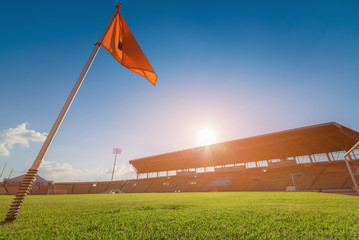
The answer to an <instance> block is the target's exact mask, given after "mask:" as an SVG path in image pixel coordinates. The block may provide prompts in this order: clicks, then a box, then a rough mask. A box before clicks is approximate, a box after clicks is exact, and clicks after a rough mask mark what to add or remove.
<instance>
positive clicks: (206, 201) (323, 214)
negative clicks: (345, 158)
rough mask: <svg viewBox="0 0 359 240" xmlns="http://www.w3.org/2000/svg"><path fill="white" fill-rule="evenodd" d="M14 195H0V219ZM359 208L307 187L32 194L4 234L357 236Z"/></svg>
mask: <svg viewBox="0 0 359 240" xmlns="http://www.w3.org/2000/svg"><path fill="white" fill-rule="evenodd" d="M11 200H12V196H0V214H1V215H2V218H4V216H5V214H6V211H7V208H8V206H9V204H10V202H11ZM358 209H359V198H358V197H354V196H346V195H337V194H326V193H303V192H302V193H301V192H293V193H289V192H271V193H267V192H217V193H145V194H141V193H139V194H99V195H48V196H28V198H27V200H26V202H25V204H24V206H23V208H22V211H21V212H20V215H19V217H18V219H17V220H16V221H14V222H11V223H2V224H1V225H0V239H166V238H168V239H225V238H227V239H229V238H232V239H258V238H269V239H303V238H306V239H335V238H341V239H343V238H347V239H358V238H359V221H358V219H359V211H358Z"/></svg>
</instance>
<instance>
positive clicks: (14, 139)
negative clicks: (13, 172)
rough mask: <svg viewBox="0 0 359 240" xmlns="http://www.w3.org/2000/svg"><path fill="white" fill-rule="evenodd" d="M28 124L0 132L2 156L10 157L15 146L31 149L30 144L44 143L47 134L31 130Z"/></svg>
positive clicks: (0, 152) (0, 153)
mask: <svg viewBox="0 0 359 240" xmlns="http://www.w3.org/2000/svg"><path fill="white" fill-rule="evenodd" d="M27 126H28V123H22V124H20V125H19V126H17V127H16V128H9V129H7V130H4V131H3V132H0V156H9V155H10V150H11V149H12V148H13V146H14V145H15V144H19V145H21V146H22V147H29V142H30V141H31V142H44V141H45V139H46V136H47V133H40V132H36V131H35V130H29V129H27V128H26V127H27Z"/></svg>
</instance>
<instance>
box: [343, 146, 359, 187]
mask: <svg viewBox="0 0 359 240" xmlns="http://www.w3.org/2000/svg"><path fill="white" fill-rule="evenodd" d="M358 146H359V142H357V143H356V144H355V145H354V146H353V147H352V148H351V149H350V150H349V151H347V152H346V153H345V154H344V161H345V164H346V165H347V168H348V171H349V174H350V177H351V178H352V181H353V184H354V187H355V190H356V191H357V193H358V194H359V187H358V183H357V181H356V179H355V177H354V174H353V171H352V168H351V167H350V164H349V161H348V159H350V160H351V159H352V158H351V156H350V153H351V152H354V150H355V149H357V148H358Z"/></svg>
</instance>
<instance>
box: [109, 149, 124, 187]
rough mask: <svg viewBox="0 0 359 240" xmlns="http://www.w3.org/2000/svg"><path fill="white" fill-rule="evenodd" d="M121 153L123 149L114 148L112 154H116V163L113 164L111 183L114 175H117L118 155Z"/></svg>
mask: <svg viewBox="0 0 359 240" xmlns="http://www.w3.org/2000/svg"><path fill="white" fill-rule="evenodd" d="M121 151H122V150H121V148H114V149H112V153H113V154H115V161H114V163H113V169H112V177H111V182H112V181H113V175H114V174H115V167H116V158H117V154H120V153H121Z"/></svg>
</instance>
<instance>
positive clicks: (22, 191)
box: [5, 169, 38, 222]
mask: <svg viewBox="0 0 359 240" xmlns="http://www.w3.org/2000/svg"><path fill="white" fill-rule="evenodd" d="M37 171H38V170H37V169H29V170H28V172H27V174H26V176H25V178H24V179H23V180H22V182H21V185H20V188H19V191H18V192H17V194H16V195H15V199H14V201H13V202H12V204H11V206H10V209H9V211H8V213H7V215H6V218H5V221H6V222H11V221H14V220H15V219H16V218H17V214H18V212H19V210H20V207H21V206H22V204H23V202H24V200H25V198H26V196H27V194H28V193H29V192H30V190H31V185H32V183H33V182H34V181H35V179H36V173H37Z"/></svg>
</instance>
